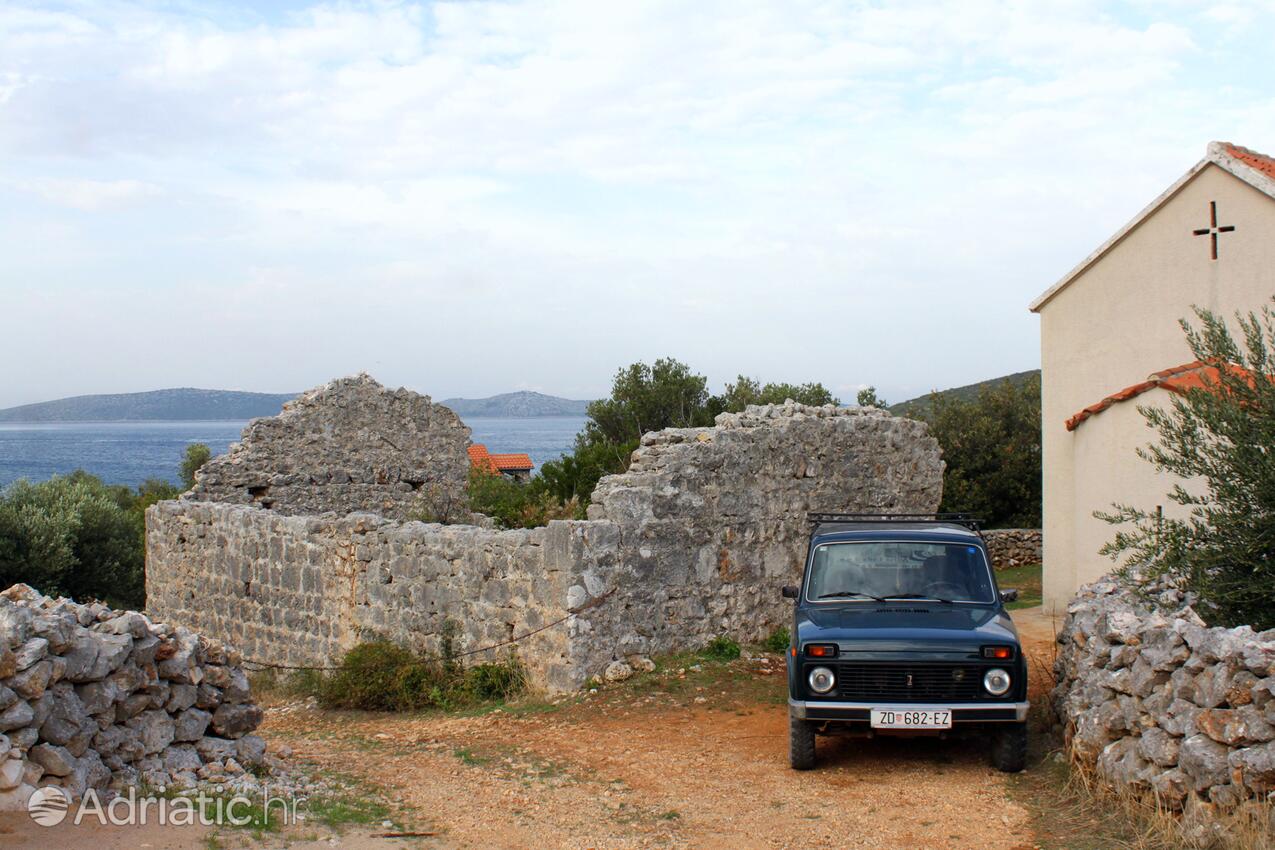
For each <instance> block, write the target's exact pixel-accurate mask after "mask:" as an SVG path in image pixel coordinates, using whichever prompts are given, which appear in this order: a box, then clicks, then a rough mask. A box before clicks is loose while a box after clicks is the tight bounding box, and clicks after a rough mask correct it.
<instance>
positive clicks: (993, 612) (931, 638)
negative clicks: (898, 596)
mask: <svg viewBox="0 0 1275 850" xmlns="http://www.w3.org/2000/svg"><path fill="white" fill-rule="evenodd" d="M797 632H798V636H799V638H800V640H801V641H802V643H805V642H807V641H828V642H829V643H833V642H835V643H838V644H840V645H841V650H842V652H855V651H857V650H894V651H904V652H912V651H919V652H924V651H933V650H943V649H952V650H955V649H967V648H970V647H976V646H980V645H982V644H989V643H1012V644H1017V643H1018V632H1017V630H1016V629H1015V628H1014V624H1013V622H1012V621H1011V620H1010V619H1009V617H1008V616H1007V615H1006V614H1005V613H1004V612H1003V611H1001V610H1000V609H997V608H988V607H982V606H976V605H943V604H927V603H912V604H908V605H880V606H878V605H875V604H868V603H862V604H853V605H844V606H842V605H835V606H828V607H826V608H825V607H820V608H813V609H805V610H803V611H802V612H801V614H800V615H799V617H798V626H797Z"/></svg>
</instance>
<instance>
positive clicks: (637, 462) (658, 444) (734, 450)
mask: <svg viewBox="0 0 1275 850" xmlns="http://www.w3.org/2000/svg"><path fill="white" fill-rule="evenodd" d="M942 479H943V462H942V460H941V459H940V453H939V448H938V444H937V442H936V441H935V440H934V439H933V438H932V437H930V436H929V433H928V430H927V429H926V426H925V425H924V424H922V423H920V422H915V421H913V420H909V419H900V418H896V417H893V416H890V415H889V414H887V413H885V412H883V411H879V410H876V409H874V408H849V409H847V408H837V407H833V406H831V405H828V406H826V407H808V406H805V405H798V404H791V403H789V404H785V405H768V406H762V407H749V408H748V409H747V410H746V411H745V412H744V413H724V414H722V415H720V416H718V417H717V424H716V425H715V426H714V427H712V428H690V429H668V430H664V431H660V432H656V433H652V434H647V435H646V436H645V437H643V439H642V442H641V445H640V446H639V448H638V450H637V452H636V453H635V454H634V458H633V462H632V465H631V466H630V468H629V470H628V471H627V472H626V473H624V474H622V475H615V476H609V477H607V478H604V479H602V481H601V482H599V484H598V487H597V489H596V490H595V491H594V494H593V501H592V504H591V505H590V506H589V519H590V520H592V521H593V522H592V523H591V525H593V530H592V531H591V534H592V535H593V536H594V537H595V538H601V539H604V540H608V541H613V542H612V543H611V544H610V545H608V546H604V547H597V546H594V547H592V549H591V550H588V551H585V550H582V551H581V552H580V554H579V557H578V562H579V563H580V565H581V567H582V570H581V578H582V582H581V583H580V584H578V585H576V586H575V587H574V588H573V591H572V592H573V596H572V604H578V603H579V602H580V601H584V600H588V599H591V598H595V597H596V596H597V595H598V594H599V593H600V592H606V591H610V590H614V593H615V596H614V598H612V599H608V602H607V604H606V605H600V606H598V607H597V608H595V609H592V610H590V611H588V612H587V613H585V614H582V615H580V616H579V617H577V618H575V619H574V621H573V622H572V624H571V628H572V631H573V637H574V638H575V647H576V650H577V652H579V653H580V654H581V660H580V662H579V663H580V666H581V667H583V668H584V669H586V670H590V671H593V670H596V669H597V668H598V667H599V666H600V665H601V664H602V663H603V662H604V661H605V660H607V659H608V658H615V659H622V658H624V657H625V656H628V655H631V654H641V655H649V654H652V653H661V652H669V651H674V650H680V649H686V648H688V647H698V646H702V645H703V644H704V643H706V642H707V641H708V640H710V639H711V638H713V637H714V636H717V635H722V634H726V635H731V636H732V637H734V638H736V639H738V640H757V639H760V638H763V637H765V636H766V635H767V634H769V633H770V632H771V631H773V630H774V629H776V628H778V627H779V626H781V625H786V624H787V623H788V621H789V620H790V618H791V605H792V603H791V602H789V601H787V600H784V599H783V598H782V597H781V596H780V588H781V587H782V586H783V585H784V584H792V583H795V582H796V581H797V580H798V579H799V577H800V575H801V571H802V565H803V561H804V559H805V554H806V546H807V542H808V540H809V525H808V524H807V522H806V514H807V512H809V511H844V512H860V511H884V512H902V513H914V512H926V511H933V510H935V509H936V508H937V506H938V503H939V500H940V498H941V497H942ZM600 532H601V533H600ZM595 636H596V637H595Z"/></svg>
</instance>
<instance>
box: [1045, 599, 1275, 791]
mask: <svg viewBox="0 0 1275 850" xmlns="http://www.w3.org/2000/svg"><path fill="white" fill-rule="evenodd" d="M1187 601H1188V600H1187V599H1186V598H1185V597H1184V596H1183V594H1182V593H1181V592H1180V591H1177V590H1172V589H1169V590H1163V591H1161V593H1160V594H1159V595H1158V596H1157V597H1156V598H1155V599H1154V601H1147V600H1143V599H1140V598H1138V597H1136V596H1134V595H1133V594H1132V593H1131V592H1130V591H1128V590H1126V589H1124V588H1122V587H1121V586H1120V585H1119V584H1117V583H1116V582H1115V581H1113V580H1110V579H1104V580H1102V581H1099V582H1096V583H1094V584H1090V585H1086V586H1085V587H1082V588H1081V589H1080V591H1079V593H1078V594H1077V595H1076V598H1075V599H1074V600H1073V601H1072V603H1071V604H1070V606H1068V608H1067V617H1066V620H1065V621H1064V624H1063V628H1062V631H1061V632H1060V633H1059V635H1058V648H1059V649H1058V658H1057V661H1056V662H1055V671H1054V672H1055V676H1056V678H1057V682H1058V684H1057V686H1056V687H1055V689H1054V691H1053V695H1052V700H1053V705H1054V709H1055V711H1056V713H1057V715H1058V717H1059V719H1060V720H1061V722H1062V723H1063V724H1064V728H1065V733H1066V739H1067V743H1068V745H1069V747H1070V749H1071V752H1072V754H1073V756H1074V757H1076V758H1078V759H1079V760H1080V761H1081V762H1082V763H1085V764H1087V765H1089V766H1091V767H1093V768H1095V769H1096V770H1097V772H1098V774H1099V776H1101V777H1103V779H1105V780H1106V781H1107V782H1109V783H1111V784H1112V785H1114V786H1117V787H1122V788H1129V789H1132V790H1135V791H1140V792H1145V793H1148V794H1154V795H1155V796H1156V797H1157V798H1158V799H1159V800H1160V801H1161V802H1162V803H1164V804H1167V805H1169V806H1170V807H1173V808H1177V809H1182V808H1188V807H1190V808H1192V809H1194V810H1197V811H1207V808H1208V806H1215V807H1220V808H1223V809H1226V808H1231V807H1233V806H1235V805H1237V804H1239V803H1240V802H1241V801H1243V800H1246V799H1250V798H1254V797H1256V798H1258V799H1261V798H1265V797H1267V796H1268V795H1270V794H1272V793H1273V792H1275V629H1272V630H1270V631H1266V632H1261V633H1257V634H1255V633H1254V632H1253V630H1252V629H1251V628H1249V627H1247V626H1240V627H1239V628H1234V629H1226V628H1220V627H1214V628H1209V627H1208V626H1206V625H1205V623H1204V622H1203V621H1202V620H1201V619H1200V617H1199V615H1197V614H1196V612H1195V611H1194V610H1193V609H1192V608H1191V606H1190V605H1188V604H1186V602H1187ZM1199 804H1205V805H1204V806H1203V807H1201V806H1200V805H1199Z"/></svg>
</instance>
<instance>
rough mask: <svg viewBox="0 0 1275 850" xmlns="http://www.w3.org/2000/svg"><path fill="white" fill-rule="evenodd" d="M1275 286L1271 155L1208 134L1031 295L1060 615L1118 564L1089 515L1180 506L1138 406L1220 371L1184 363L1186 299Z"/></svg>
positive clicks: (1050, 566)
mask: <svg viewBox="0 0 1275 850" xmlns="http://www.w3.org/2000/svg"><path fill="white" fill-rule="evenodd" d="M1119 155H1122V156H1130V155H1136V152H1124V153H1121V154H1119ZM1272 294H1275V158H1272V157H1270V156H1266V155H1265V154H1260V153H1257V152H1256V151H1252V150H1249V149H1248V148H1243V147H1240V146H1239V145H1234V144H1231V143H1229V142H1212V143H1211V144H1209V146H1208V150H1207V152H1206V154H1205V156H1204V158H1203V159H1202V160H1200V161H1199V162H1198V163H1196V164H1195V165H1194V166H1192V167H1191V169H1190V170H1189V171H1187V172H1186V174H1184V175H1182V177H1181V178H1180V179H1179V180H1177V182H1175V183H1174V184H1173V185H1172V186H1170V187H1169V188H1168V189H1167V190H1165V191H1164V192H1163V193H1162V194H1161V195H1160V196H1159V197H1157V198H1156V199H1155V200H1154V201H1152V202H1151V203H1150V204H1149V205H1148V206H1147V207H1145V208H1144V209H1143V210H1142V211H1141V212H1140V213H1138V214H1137V215H1136V216H1135V217H1134V218H1133V220H1132V221H1130V222H1129V223H1128V224H1127V225H1125V226H1124V227H1123V228H1121V229H1120V230H1119V231H1117V232H1116V233H1115V234H1114V235H1113V236H1112V237H1111V238H1110V239H1108V240H1107V241H1106V242H1104V243H1103V244H1102V245H1101V246H1099V247H1098V249H1097V250H1095V251H1094V252H1093V253H1092V254H1090V255H1089V256H1088V257H1086V258H1085V259H1084V260H1083V261H1082V262H1081V263H1080V264H1079V265H1078V266H1076V267H1075V268H1074V269H1072V270H1071V271H1070V272H1068V273H1067V274H1066V275H1064V276H1063V278H1062V279H1061V280H1059V281H1058V282H1057V283H1055V284H1054V285H1053V286H1051V287H1050V288H1049V289H1048V290H1046V291H1045V292H1044V293H1043V294H1042V295H1041V296H1040V297H1039V298H1037V299H1036V300H1035V301H1034V302H1032V304H1031V309H1032V311H1033V312H1036V313H1039V314H1040V319H1041V323H1040V328H1041V331H1040V341H1041V393H1042V397H1041V403H1042V411H1041V414H1042V426H1041V427H1042V434H1041V437H1042V449H1043V453H1044V457H1043V461H1044V531H1045V541H1044V543H1045V545H1044V561H1045V576H1044V591H1045V605H1046V607H1047V608H1048V607H1054V608H1056V609H1058V610H1061V609H1062V608H1063V607H1065V605H1066V604H1067V601H1068V600H1069V599H1070V597H1071V595H1072V594H1073V593H1074V592H1075V590H1076V589H1077V587H1079V586H1080V585H1081V584H1083V583H1085V582H1088V581H1092V580H1093V579H1095V578H1097V577H1098V576H1100V575H1101V574H1103V573H1105V572H1107V571H1109V570H1110V569H1111V568H1112V567H1113V564H1112V562H1111V561H1110V560H1109V559H1107V558H1105V557H1103V556H1102V555H1099V554H1098V550H1099V549H1100V548H1101V547H1102V546H1103V545H1104V544H1105V543H1106V542H1107V541H1109V540H1110V539H1111V538H1112V536H1113V532H1114V529H1113V528H1112V526H1110V525H1108V524H1107V523H1105V522H1103V521H1102V520H1099V519H1096V518H1095V517H1094V515H1093V514H1094V511H1102V510H1109V509H1110V507H1111V505H1112V504H1113V503H1125V504H1132V505H1136V506H1138V507H1142V508H1145V509H1148V510H1154V509H1155V507H1156V506H1161V507H1162V508H1163V510H1164V512H1165V514H1166V515H1180V513H1179V512H1180V511H1181V508H1180V507H1179V506H1178V505H1176V504H1174V503H1173V502H1171V501H1169V499H1168V498H1166V494H1167V493H1168V492H1169V490H1170V488H1171V487H1172V486H1173V484H1175V483H1180V482H1177V481H1176V480H1175V479H1172V478H1170V477H1169V476H1167V475H1163V474H1160V473H1157V472H1156V471H1155V469H1154V468H1153V467H1152V466H1151V464H1149V463H1147V462H1146V461H1144V460H1142V459H1141V458H1139V457H1138V456H1137V454H1136V449H1137V448H1139V447H1141V446H1145V445H1147V444H1148V443H1150V442H1152V441H1153V440H1154V439H1155V436H1156V435H1155V433H1154V432H1152V431H1151V430H1150V429H1149V428H1148V427H1147V425H1146V421H1145V419H1144V418H1143V417H1142V415H1141V414H1140V413H1139V412H1138V407H1139V405H1152V406H1163V405H1167V404H1168V403H1169V399H1170V398H1172V396H1173V394H1174V393H1181V392H1185V391H1186V390H1188V389H1189V388H1191V387H1198V386H1207V385H1209V384H1211V383H1212V382H1213V378H1215V377H1216V374H1217V372H1216V369H1215V368H1214V367H1213V366H1210V365H1208V364H1203V363H1200V362H1198V361H1194V362H1192V361H1193V355H1192V353H1191V350H1190V348H1189V347H1188V346H1187V343H1186V339H1185V337H1184V336H1183V333H1182V329H1181V328H1180V327H1179V325H1178V321H1179V320H1180V319H1184V318H1185V319H1188V320H1194V318H1195V317H1194V314H1193V312H1192V307H1193V306H1200V307H1205V308H1208V309H1210V310H1212V311H1214V312H1215V313H1219V314H1221V315H1223V316H1224V317H1227V318H1230V316H1232V315H1233V314H1234V313H1235V312H1236V311H1241V312H1245V313H1247V312H1248V311H1250V310H1256V309H1259V308H1260V307H1262V306H1263V305H1264V304H1267V303H1268V302H1269V301H1270V298H1271V296H1272ZM1174 364H1181V365H1176V366H1175V365H1174ZM1127 402H1133V403H1132V404H1130V403H1127ZM1181 483H1184V484H1185V485H1186V486H1188V488H1189V487H1190V486H1192V485H1191V483H1190V482H1181Z"/></svg>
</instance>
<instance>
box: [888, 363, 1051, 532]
mask: <svg viewBox="0 0 1275 850" xmlns="http://www.w3.org/2000/svg"><path fill="white" fill-rule="evenodd" d="M907 415H909V416H911V417H913V418H915V419H920V420H923V421H925V422H926V423H928V424H929V426H930V434H931V435H932V436H933V437H934V439H936V440H938V442H939V448H941V449H942V450H943V460H944V462H945V463H946V464H947V466H946V468H945V470H944V472H943V500H942V503H941V504H940V505H939V510H940V511H952V512H966V513H972V514H974V515H975V516H977V517H978V518H980V519H981V520H983V522H984V524H985V527H986V528H1040V516H1041V492H1042V488H1041V450H1040V377H1039V376H1036V377H1033V378H1031V379H1030V380H1027V381H1024V382H1023V383H1022V384H1019V385H1016V384H1014V383H1013V382H1011V381H1008V380H1006V381H1003V382H1001V383H1000V384H999V385H996V386H985V387H983V388H981V389H980V390H979V392H978V397H977V398H976V399H973V400H968V401H967V400H964V399H961V398H958V397H956V396H953V395H950V394H946V395H945V394H943V393H932V394H931V395H930V403H929V405H928V406H925V407H917V408H915V409H913V410H912V411H910V412H909V413H908V414H907Z"/></svg>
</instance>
